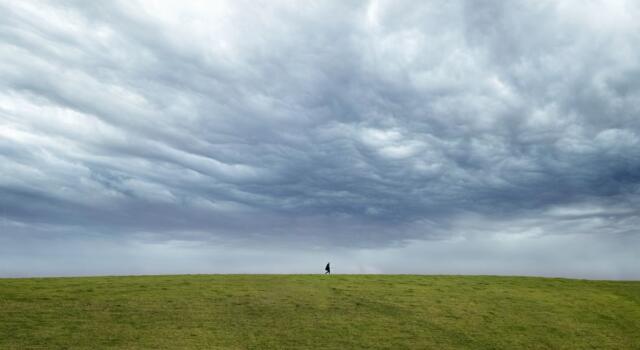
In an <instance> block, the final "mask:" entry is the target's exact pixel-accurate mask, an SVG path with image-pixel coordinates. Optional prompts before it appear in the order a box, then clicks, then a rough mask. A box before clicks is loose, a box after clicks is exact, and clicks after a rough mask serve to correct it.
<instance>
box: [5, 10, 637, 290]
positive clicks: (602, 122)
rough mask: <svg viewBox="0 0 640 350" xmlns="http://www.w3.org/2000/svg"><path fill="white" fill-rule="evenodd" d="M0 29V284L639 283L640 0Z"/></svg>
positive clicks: (120, 16)
mask: <svg viewBox="0 0 640 350" xmlns="http://www.w3.org/2000/svg"><path fill="white" fill-rule="evenodd" d="M0 13H2V16H0V276H39V275H91V274H156V273H232V272H233V273H236V272H239V273H321V272H322V270H323V268H324V264H325V263H326V262H327V261H331V262H332V265H333V267H334V271H335V272H337V273H425V274H434V273H435V274H449V273H456V274H518V275H544V276H565V277H580V278H606V279H639V278H640V230H639V229H638V227H640V21H638V18H640V3H639V2H637V1H634V0H629V1H613V0H602V1H582V0H580V1H577V0H576V1H555V0H553V1H552V0H549V1H537V0H536V1H533V0H532V1H406V2H404V1H395V0H394V1H335V2H330V1H316V2H304V3H303V2H299V1H290V2H280V1H265V2H256V1H236V0H233V1H228V2H225V1H202V2H197V1H188V2H176V1H142V2H138V1H121V2H120V1H55V2H51V3H49V2H31V1H12V0H0Z"/></svg>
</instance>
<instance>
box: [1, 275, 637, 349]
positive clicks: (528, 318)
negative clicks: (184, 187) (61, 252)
mask: <svg viewBox="0 0 640 350" xmlns="http://www.w3.org/2000/svg"><path fill="white" fill-rule="evenodd" d="M96 348H105V349H107V348H111V349H640V282H608V281H585V280H569V279H549V278H527V277H488V276H412V275H332V276H322V275H188V276H140V277H89V278H41V279H0V349H96Z"/></svg>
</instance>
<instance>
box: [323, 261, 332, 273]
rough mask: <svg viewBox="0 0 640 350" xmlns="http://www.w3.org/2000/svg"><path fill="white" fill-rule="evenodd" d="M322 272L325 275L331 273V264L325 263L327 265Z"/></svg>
mask: <svg viewBox="0 0 640 350" xmlns="http://www.w3.org/2000/svg"><path fill="white" fill-rule="evenodd" d="M324 274H325V275H327V274H329V275H330V274H331V265H330V263H327V266H325V267H324Z"/></svg>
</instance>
